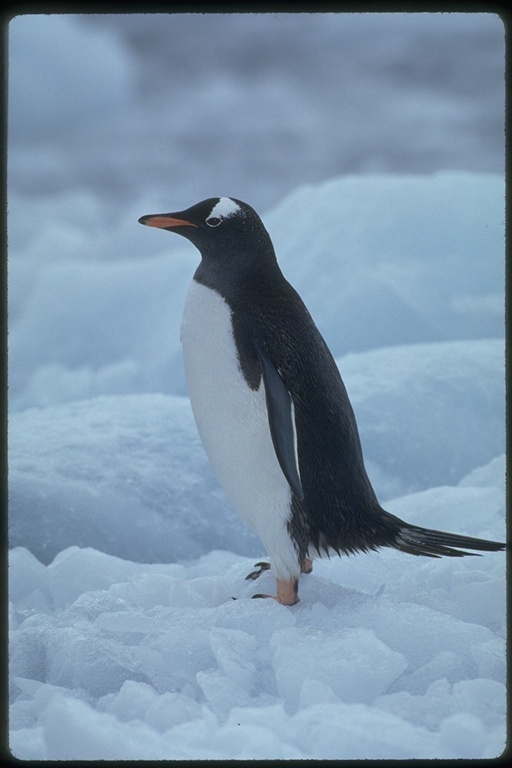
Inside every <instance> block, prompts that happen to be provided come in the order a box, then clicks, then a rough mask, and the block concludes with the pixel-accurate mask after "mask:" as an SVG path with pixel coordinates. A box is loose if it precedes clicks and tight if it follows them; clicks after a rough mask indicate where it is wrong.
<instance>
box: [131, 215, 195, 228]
mask: <svg viewBox="0 0 512 768" xmlns="http://www.w3.org/2000/svg"><path fill="white" fill-rule="evenodd" d="M139 224H145V225H146V226H148V227H159V229H174V227H197V224H192V222H190V221H185V219H176V218H175V217H174V216H170V215H168V214H166V213H155V214H152V213H150V214H148V215H147V216H141V217H140V219H139Z"/></svg>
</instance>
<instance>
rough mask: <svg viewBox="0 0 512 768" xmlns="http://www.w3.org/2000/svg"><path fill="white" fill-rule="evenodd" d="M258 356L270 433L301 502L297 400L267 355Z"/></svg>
mask: <svg viewBox="0 0 512 768" xmlns="http://www.w3.org/2000/svg"><path fill="white" fill-rule="evenodd" d="M258 357H259V360H260V364H261V370H262V373H263V384H264V386H265V399H266V402H267V412H268V421H269V425H270V434H271V435H272V442H273V444H274V450H275V452H276V456H277V460H278V462H279V466H280V467H281V469H282V470H283V474H284V476H285V477H286V479H287V481H288V484H289V485H290V488H291V489H292V491H293V492H294V493H295V495H296V496H297V497H298V498H299V499H302V498H304V494H303V492H302V485H301V482H300V476H299V468H298V466H297V456H296V451H295V425H294V423H293V401H292V398H291V395H290V393H289V392H288V388H287V386H286V384H285V383H284V381H283V380H282V378H281V376H280V375H279V372H278V371H277V369H276V368H275V366H274V364H273V363H272V361H271V360H270V358H269V356H268V355H267V353H266V352H265V351H263V350H262V349H258Z"/></svg>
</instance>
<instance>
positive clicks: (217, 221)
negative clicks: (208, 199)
mask: <svg viewBox="0 0 512 768" xmlns="http://www.w3.org/2000/svg"><path fill="white" fill-rule="evenodd" d="M221 221H222V219H218V218H217V217H216V216H210V218H209V219H206V223H207V224H208V226H209V227H218V226H219V224H220V223H221Z"/></svg>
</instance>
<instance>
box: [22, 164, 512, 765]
mask: <svg viewBox="0 0 512 768" xmlns="http://www.w3.org/2000/svg"><path fill="white" fill-rule="evenodd" d="M224 192H225V191H220V190H219V193H220V194H222V193H224ZM226 192H227V193H228V194H229V191H226ZM502 195H503V183H502V180H501V179H499V178H498V177H493V176H477V175H468V174H444V175H441V176H436V177H425V178H422V177H415V178H413V177H411V178H409V179H399V180H398V179H393V178H377V177H376V178H369V177H367V178H365V179H364V180H358V179H338V180H332V181H331V182H328V183H326V184H323V185H320V186H319V187H317V188H314V187H309V188H303V189H298V190H296V192H295V193H294V194H293V195H291V196H290V198H288V199H286V200H284V201H282V203H281V204H280V205H279V206H277V207H276V208H275V209H274V210H273V211H271V212H270V213H269V214H268V215H265V216H264V219H265V222H266V224H267V226H268V228H269V230H270V231H271V234H272V237H273V239H274V242H275V245H276V250H277V254H278V258H279V259H280V262H281V265H282V267H283V270H284V272H285V274H286V276H287V277H288V278H289V279H290V281H291V282H292V283H293V284H294V285H295V286H296V287H297V288H298V289H299V291H300V292H301V294H302V295H303V296H304V298H305V299H306V303H307V304H308V307H309V309H310V311H311V312H312V314H313V317H314V318H315V320H316V321H317V323H318V325H319V327H320V329H321V331H322V332H323V333H324V335H325V336H326V338H328V340H329V344H330V345H331V347H332V349H333V352H334V354H335V355H336V359H337V364H338V366H339V368H340V371H341V373H342V375H343V378H344V380H345V383H346V385H347V389H348V391H349V395H350V397H351V399H352V402H353V405H354V409H355V412H356V416H357V419H358V424H359V428H360V432H361V439H362V443H363V449H364V453H365V458H366V462H367V466H368V471H369V474H370V476H371V478H372V481H373V483H374V485H375V488H376V491H377V493H378V495H379V498H380V499H381V501H382V502H383V504H384V505H385V507H386V508H387V509H388V510H389V511H390V512H392V513H394V514H397V515H399V516H400V517H403V518H405V519H407V520H408V521H410V522H411V523H415V524H418V525H423V526H428V527H434V528H439V529H443V530H449V531H454V532H458V533H461V534H467V535H471V536H478V537H484V538H492V539H497V540H500V541H501V540H504V536H505V530H504V529H505V523H504V517H505V489H504V473H505V470H504V371H503V360H504V344H503V338H502V336H503V231H502V222H503V197H502ZM193 202H197V201H179V200H169V201H168V206H167V207H168V208H169V209H174V210H178V209H180V208H184V207H186V206H187V205H189V204H191V203H193ZM248 202H250V201H248ZM160 207H161V206H159V208H160ZM152 209H156V208H155V205H154V204H153V205H152V206H151V207H149V206H147V205H141V207H140V210H139V211H137V212H135V211H133V212H131V213H130V215H132V214H133V220H134V222H135V223H136V218H137V216H136V213H138V215H139V216H140V215H142V214H143V213H145V212H147V211H148V210H152ZM290 211H292V212H293V214H294V218H293V221H291V220H290V216H289V213H290ZM378 214H380V215H378ZM74 215H75V217H76V211H75V214H74ZM84 215H86V212H84ZM75 221H78V219H76V218H75ZM125 224H126V229H127V231H130V227H131V226H132V222H131V220H130V221H129V222H128V221H127V222H126V223H125ZM80 226H82V225H81V224H76V229H74V230H73V231H74V234H72V235H70V230H69V229H66V228H65V227H64V229H63V230H61V231H60V239H59V230H58V229H57V228H55V231H54V232H52V235H51V238H50V240H48V237H49V232H48V230H47V231H46V232H44V233H37V232H35V231H34V233H33V237H32V240H31V242H29V243H28V242H27V243H26V248H25V249H23V250H22V251H20V252H14V253H13V254H12V256H11V262H12V263H11V268H10V280H11V286H12V293H11V334H10V344H11V356H10V363H11V366H12V368H11V394H10V398H11V399H10V406H11V414H10V420H9V462H10V464H9V482H10V499H9V500H10V518H9V524H10V545H11V550H10V571H9V575H10V581H9V589H10V604H9V615H10V681H9V682H10V696H11V707H10V745H11V750H12V752H13V753H14V755H15V756H16V757H18V758H20V759H24V760H39V759H42V760H63V759H86V760H101V759H132V760H137V759H190V760H194V759H219V760H224V759H251V758H253V759H257V758H259V759H279V758H282V759H292V758H303V759H308V758H309V759H311V758H316V759H322V758H323V759H358V758H360V759H383V758H390V759H413V758H472V759H483V758H492V757H496V756H498V755H499V754H500V753H501V752H502V751H503V749H504V747H505V739H506V732H505V583H504V582H505V580H504V572H505V556H504V554H503V553H488V554H485V555H484V556H482V557H467V558H460V559H459V558H454V559H448V558H446V559H429V558H415V557H412V556H407V555H405V554H403V553H399V552H396V551H392V550H383V551H380V552H378V553H372V554H366V555H362V554H361V555H355V556H351V557H346V558H342V559H338V558H336V559H333V560H321V561H315V564H314V570H313V573H312V574H310V575H305V576H303V578H302V580H301V585H300V597H301V602H300V603H298V604H297V605H296V606H293V607H292V608H290V607H285V606H282V605H279V604H278V603H276V602H275V601H273V600H253V599H251V596H252V595H253V594H255V593H257V592H273V591H274V589H275V585H274V580H273V575H272V573H271V572H267V573H264V574H263V575H262V576H261V577H260V579H259V580H258V581H256V582H253V581H247V580H245V576H246V575H247V574H248V573H249V572H250V571H251V570H252V569H253V566H254V563H255V562H256V561H257V560H260V559H262V558H264V557H265V553H264V551H263V548H262V545H261V544H260V542H259V540H258V539H257V538H256V537H255V536H254V534H253V533H252V532H251V531H250V530H249V529H248V528H247V527H246V526H244V524H243V523H242V522H241V520H239V518H238V516H237V515H236V513H235V512H234V510H232V509H231V507H230V506H229V504H228V502H227V500H226V498H225V496H224V494H223V493H222V491H221V490H220V488H219V487H218V485H217V482H216V480H215V478H214V476H213V474H212V472H211V470H210V468H209V466H208V463H207V460H206V458H205V455H204V452H203V449H202V446H201V444H200V442H199V438H198V436H197V432H196V428H195V425H194V423H193V419H192V414H191V411H190V406H189V402H188V399H187V398H186V396H185V390H184V388H183V378H182V373H181V360H180V350H179V342H178V336H179V315H180V313H181V308H182V304H183V299H184V292H185V288H186V282H187V281H188V280H189V279H190V277H191V274H192V272H193V270H194V265H195V264H196V263H197V260H198V257H197V254H196V253H195V252H194V251H193V249H192V247H191V246H188V245H187V244H183V243H180V244H179V246H178V250H176V251H175V253H174V255H170V256H165V257H164V255H163V251H164V250H171V249H172V247H174V246H172V244H171V242H172V237H171V236H169V235H168V234H167V233H158V232H148V231H146V233H145V234H146V235H147V239H145V237H142V234H141V233H144V231H145V230H144V229H143V228H142V227H140V231H141V233H139V234H137V236H136V238H135V240H134V242H135V243H136V246H132V247H133V248H135V252H134V251H133V250H132V251H130V247H131V246H130V241H129V240H128V238H126V237H125V236H124V235H123V237H125V240H124V247H125V248H126V250H127V255H129V256H131V257H132V261H129V262H125V263H121V262H119V261H115V260H114V261H104V262H103V263H101V262H98V261H95V260H94V259H90V260H86V258H85V255H86V254H85V252H83V250H81V248H80V247H78V248H77V249H74V251H73V252H74V253H75V261H70V260H69V258H67V259H65V258H64V254H62V258H61V257H60V256H59V254H58V253H57V252H56V251H55V249H53V250H52V252H51V255H50V253H49V251H47V250H46V249H45V248H46V247H45V246H44V244H45V243H47V244H48V243H49V242H50V241H51V242H53V243H59V242H60V240H62V242H64V243H66V244H67V245H69V244H70V242H71V241H73V238H74V237H75V236H77V233H78V230H79V228H80ZM118 235H119V232H118V231H111V232H110V237H111V238H112V239H113V240H112V243H113V242H114V240H115V239H116V238H117V237H118ZM103 236H104V237H106V236H105V233H104V234H103ZM159 236H162V237H163V238H164V239H162V240H161V241H160V242H161V243H162V245H160V246H155V245H154V242H155V240H154V239H153V238H155V237H156V238H158V237H159ZM38 237H40V238H41V242H40V245H41V251H40V253H41V258H40V261H39V262H36V261H35V258H34V257H33V255H31V254H35V253H36V251H37V247H36V241H37V238H38ZM70 237H71V241H70ZM165 237H167V238H168V239H167V240H166V239H165ZM176 240H177V238H176ZM75 242H76V243H77V244H78V246H79V245H80V243H79V238H78V240H75ZM62 247H64V246H62ZM92 247H93V248H97V249H98V251H103V250H105V249H107V241H106V240H104V241H102V242H100V241H98V240H96V241H95V242H93V246H92ZM112 247H114V245H112ZM117 247H119V245H118V246H117ZM155 247H156V248H158V247H160V248H161V251H162V255H160V254H155V253H154V252H153V254H152V255H151V249H152V248H155ZM57 251H58V249H57ZM105 252H106V250H105ZM145 254H149V255H145ZM140 256H144V258H140V259H138V260H136V259H135V257H140ZM372 328H373V330H374V335H373V336H372ZM372 338H373V340H374V343H372ZM159 390H160V391H159ZM233 598H236V599H233Z"/></svg>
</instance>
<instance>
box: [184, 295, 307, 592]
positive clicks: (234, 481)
mask: <svg viewBox="0 0 512 768" xmlns="http://www.w3.org/2000/svg"><path fill="white" fill-rule="evenodd" d="M181 340H182V343H183V355H184V361H185V374H186V377H187V385H188V391H189V395H190V402H191V405H192V410H193V413H194V418H195V420H196V424H197V428H198V430H199V434H200V436H201V440H202V442H203V445H204V448H205V451H206V453H207V456H208V459H209V461H210V463H211V465H212V467H213V470H214V472H215V474H216V475H217V477H218V479H219V482H220V484H221V485H222V487H223V488H224V491H225V492H226V494H227V496H228V497H229V499H230V501H231V503H232V504H233V506H234V507H235V509H236V510H237V512H238V514H239V515H240V516H241V517H242V518H243V519H244V520H245V521H246V522H247V523H248V524H249V525H250V526H251V527H252V528H253V529H254V530H255V531H256V533H257V534H258V536H259V537H260V538H261V540H262V542H263V544H264V546H265V548H266V550H267V552H268V553H269V555H270V559H271V564H272V568H273V570H274V572H275V575H276V577H277V578H289V577H290V576H297V575H298V572H299V567H298V556H297V552H296V551H295V547H294V546H293V543H292V542H291V539H290V536H289V534H288V531H287V528H286V523H287V521H288V520H289V519H290V499H291V494H290V488H289V486H288V483H287V481H286V478H285V477H284V475H283V473H282V471H281V468H280V466H279V463H278V461H277V458H276V455H275V452H274V446H273V444H272V438H271V435H270V428H269V424H268V418H267V409H266V404H265V391H264V385H263V383H260V387H259V389H258V390H257V391H254V390H251V389H250V388H249V386H248V384H247V383H246V381H245V379H244V378H243V374H242V372H241V370H240V368H239V366H238V358H237V354H236V347H235V341H234V338H233V332H232V326H231V311H230V308H229V306H228V304H227V303H226V302H225V301H224V299H223V298H222V297H221V296H220V294H218V293H217V292H216V291H213V290H211V289H210V288H206V287H205V286H204V285H201V284H200V283H197V282H196V281H195V280H194V281H192V285H191V286H190V289H189V292H188V296H187V300H186V304H185V311H184V314H183V323H182V328H181Z"/></svg>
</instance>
